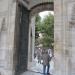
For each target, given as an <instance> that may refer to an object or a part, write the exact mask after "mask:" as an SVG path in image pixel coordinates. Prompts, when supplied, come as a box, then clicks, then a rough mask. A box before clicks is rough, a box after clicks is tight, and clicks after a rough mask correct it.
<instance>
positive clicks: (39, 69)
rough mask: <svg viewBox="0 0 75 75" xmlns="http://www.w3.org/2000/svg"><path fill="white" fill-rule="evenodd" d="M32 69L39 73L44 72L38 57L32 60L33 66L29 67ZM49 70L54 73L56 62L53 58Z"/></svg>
mask: <svg viewBox="0 0 75 75" xmlns="http://www.w3.org/2000/svg"><path fill="white" fill-rule="evenodd" d="M29 70H30V71H34V72H38V73H43V65H42V64H40V63H38V60H37V58H36V59H34V61H33V62H32V66H31V67H30V69H29ZM49 72H50V73H51V74H52V75H53V74H54V62H53V60H52V61H51V62H50V70H49Z"/></svg>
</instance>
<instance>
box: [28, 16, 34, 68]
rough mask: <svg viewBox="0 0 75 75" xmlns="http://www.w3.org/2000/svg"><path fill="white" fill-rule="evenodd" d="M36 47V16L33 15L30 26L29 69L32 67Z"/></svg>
mask: <svg viewBox="0 0 75 75" xmlns="http://www.w3.org/2000/svg"><path fill="white" fill-rule="evenodd" d="M34 49H35V16H32V17H31V18H30V28H29V49H28V69H30V67H32V62H33V59H34Z"/></svg>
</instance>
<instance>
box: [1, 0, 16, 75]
mask: <svg viewBox="0 0 75 75" xmlns="http://www.w3.org/2000/svg"><path fill="white" fill-rule="evenodd" d="M15 13H16V1H13V0H1V1H0V73H1V75H12V74H13V73H14V70H13V52H14V51H13V50H14V49H13V46H14V27H15Z"/></svg>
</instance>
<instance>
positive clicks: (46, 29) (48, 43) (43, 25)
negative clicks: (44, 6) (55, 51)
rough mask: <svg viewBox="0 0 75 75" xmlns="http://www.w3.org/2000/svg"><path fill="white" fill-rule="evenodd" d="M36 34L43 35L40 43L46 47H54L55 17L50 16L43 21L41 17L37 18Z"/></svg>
mask: <svg viewBox="0 0 75 75" xmlns="http://www.w3.org/2000/svg"><path fill="white" fill-rule="evenodd" d="M35 30H36V31H35V32H39V33H42V35H43V38H42V39H41V41H40V43H41V44H43V46H44V47H53V45H52V44H53V43H54V16H53V15H51V14H49V15H47V16H45V18H44V19H43V20H42V21H41V18H40V16H37V17H36V25H35Z"/></svg>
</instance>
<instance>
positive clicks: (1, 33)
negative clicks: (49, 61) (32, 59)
mask: <svg viewBox="0 0 75 75" xmlns="http://www.w3.org/2000/svg"><path fill="white" fill-rule="evenodd" d="M21 1H23V3H24V5H25V6H26V8H27V9H26V10H27V11H28V10H29V12H30V9H29V5H30V4H31V5H32V4H33V3H34V4H33V5H36V4H39V3H40V2H41V3H42V1H51V2H52V1H53V0H38V2H37V1H36V2H37V3H36V2H35V0H21ZM25 1H27V4H26V3H25ZM28 1H29V2H30V1H31V3H28ZM71 3H72V4H71ZM74 3H75V0H54V12H55V19H54V20H55V25H54V41H55V51H57V53H56V54H55V58H56V62H57V63H55V66H56V68H55V71H56V72H55V74H56V75H74V74H75V71H74V70H75V67H73V66H75V65H74V63H75V61H74V59H75V56H74V54H75V52H74V49H75V47H74V46H75V43H74V42H73V41H74V40H73V39H74V37H72V38H69V37H70V35H69V33H70V34H72V33H73V32H74V31H73V32H72V33H71V31H70V30H69V28H70V27H69V21H68V18H69V16H70V15H69V14H68V13H69V11H73V10H70V6H71V7H72V5H74ZM21 4H22V3H21ZM70 4H71V5H70ZM16 10H17V11H16ZM19 11H20V10H19V9H18V0H1V1H0V57H1V58H0V73H1V75H14V72H15V65H14V64H16V62H15V61H16V59H17V58H16V56H15V55H16V53H17V51H16V50H17V48H18V46H17V44H16V43H18V36H19V34H18V32H19V22H20V20H21V19H20V18H19V17H20V16H19V14H21V15H22V13H19ZM15 13H16V15H15ZM15 16H16V18H15ZM23 17H25V16H23ZM18 19H20V20H18ZM15 20H17V21H16V24H15ZM23 21H24V20H23ZM25 22H26V21H25ZM2 25H4V26H2ZM3 27H4V28H3ZM73 29H74V28H73ZM23 30H24V29H23ZM21 31H22V30H21ZM27 35H28V34H27ZM73 35H75V34H73ZM73 35H72V36H73ZM22 36H23V35H22ZM24 37H25V36H24ZM21 38H22V37H21ZM26 38H27V37H26ZM26 38H23V39H26ZM69 39H70V40H69ZM71 42H72V43H71ZM24 44H25V43H24ZM22 45H23V44H22ZM27 47H28V46H27ZM72 48H73V51H72V52H71V49H72ZM26 50H27V49H26ZM71 53H72V54H73V55H72V54H71ZM70 54H71V55H70ZM57 55H58V56H57ZM22 57H23V56H22ZM58 57H59V58H58ZM72 58H74V59H72ZM13 59H14V60H13ZM69 59H70V60H69ZM24 60H26V59H24ZM25 65H26V64H25ZM22 66H23V64H22ZM70 68H71V70H70Z"/></svg>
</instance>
